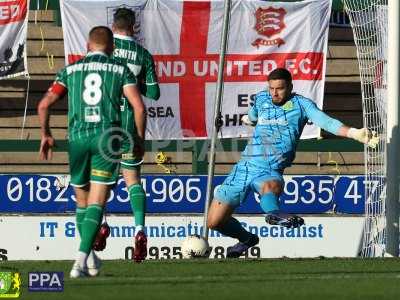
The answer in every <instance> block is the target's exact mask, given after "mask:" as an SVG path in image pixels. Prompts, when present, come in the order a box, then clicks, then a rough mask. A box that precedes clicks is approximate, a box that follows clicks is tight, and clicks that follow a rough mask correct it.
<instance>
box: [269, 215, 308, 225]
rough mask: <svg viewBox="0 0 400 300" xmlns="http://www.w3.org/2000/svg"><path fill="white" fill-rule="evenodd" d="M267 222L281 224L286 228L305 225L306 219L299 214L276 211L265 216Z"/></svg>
mask: <svg viewBox="0 0 400 300" xmlns="http://www.w3.org/2000/svg"><path fill="white" fill-rule="evenodd" d="M265 222H267V223H268V224H270V225H279V226H283V227H286V228H297V227H300V226H302V225H304V219H303V218H301V217H299V216H296V215H287V214H282V213H274V212H273V213H270V214H267V215H266V216H265Z"/></svg>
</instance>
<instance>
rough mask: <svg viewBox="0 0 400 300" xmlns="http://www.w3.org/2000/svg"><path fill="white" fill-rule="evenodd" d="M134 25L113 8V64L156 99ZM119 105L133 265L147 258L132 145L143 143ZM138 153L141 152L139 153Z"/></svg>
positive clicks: (131, 15) (142, 196) (125, 12)
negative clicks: (132, 221)
mask: <svg viewBox="0 0 400 300" xmlns="http://www.w3.org/2000/svg"><path fill="white" fill-rule="evenodd" d="M134 26H135V12H134V11H132V10H130V9H128V8H119V9H117V11H116V12H115V14H114V22H113V25H112V29H113V32H114V53H113V56H114V58H115V59H116V60H117V61H119V62H121V63H123V64H125V65H127V66H128V67H129V69H130V70H131V71H132V73H133V74H134V75H135V76H136V77H137V78H138V81H139V89H140V92H141V94H142V95H143V96H146V97H148V98H151V99H154V100H157V99H158V98H159V97H160V88H159V86H158V83H157V76H156V73H155V68H154V61H153V58H152V56H151V54H150V53H149V52H148V51H147V50H146V49H145V48H143V47H142V46H140V45H139V44H138V43H136V42H135V40H134V38H133V35H134ZM123 102H124V103H123V106H122V107H121V115H122V122H121V123H122V124H121V127H122V128H123V130H124V131H125V139H124V141H123V142H122V149H123V154H122V161H121V169H122V175H123V176H124V180H125V184H126V187H127V189H128V193H129V200H130V203H131V208H132V212H134V214H135V231H136V234H135V246H134V253H133V259H134V261H135V262H141V261H142V260H144V259H145V257H146V255H147V237H146V234H145V232H144V224H145V213H146V193H145V191H144V189H143V187H142V185H141V182H140V165H141V164H142V162H143V157H141V156H140V157H136V156H135V155H134V152H135V151H133V150H134V149H132V144H134V145H143V141H139V143H137V142H136V140H137V139H138V136H137V134H136V128H135V124H134V121H133V120H134V113H133V111H132V107H131V106H130V105H129V103H128V101H127V99H126V98H123ZM133 141H134V142H133ZM132 142H133V143H132ZM141 152H142V153H143V151H141ZM136 153H137V151H136Z"/></svg>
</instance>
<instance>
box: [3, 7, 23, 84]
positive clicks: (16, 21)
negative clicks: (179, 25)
mask: <svg viewBox="0 0 400 300" xmlns="http://www.w3.org/2000/svg"><path fill="white" fill-rule="evenodd" d="M28 7H29V0H9V1H0V41H1V42H0V79H4V78H11V77H16V76H19V75H27V74H28V69H27V60H26V30H27V24H28V13H27V12H28Z"/></svg>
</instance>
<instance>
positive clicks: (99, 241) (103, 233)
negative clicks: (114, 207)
mask: <svg viewBox="0 0 400 300" xmlns="http://www.w3.org/2000/svg"><path fill="white" fill-rule="evenodd" d="M109 235H110V227H109V226H108V224H107V223H103V224H101V226H100V228H99V231H98V232H97V235H96V238H95V240H94V243H93V249H94V250H96V251H103V250H104V249H105V248H106V245H107V242H106V240H107V238H108V236H109Z"/></svg>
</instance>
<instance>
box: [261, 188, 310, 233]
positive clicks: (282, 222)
mask: <svg viewBox="0 0 400 300" xmlns="http://www.w3.org/2000/svg"><path fill="white" fill-rule="evenodd" d="M260 206H261V208H262V210H263V211H264V212H265V213H266V216H265V221H266V222H267V223H268V224H270V225H279V226H284V227H287V228H297V227H300V226H302V225H304V220H303V218H300V217H298V216H295V215H288V214H285V213H281V212H280V211H279V204H278V196H277V195H275V194H274V193H272V192H268V193H265V194H264V195H262V196H261V199H260Z"/></svg>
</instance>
